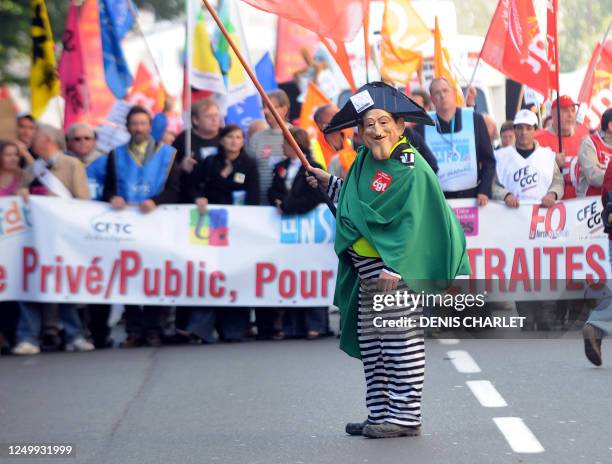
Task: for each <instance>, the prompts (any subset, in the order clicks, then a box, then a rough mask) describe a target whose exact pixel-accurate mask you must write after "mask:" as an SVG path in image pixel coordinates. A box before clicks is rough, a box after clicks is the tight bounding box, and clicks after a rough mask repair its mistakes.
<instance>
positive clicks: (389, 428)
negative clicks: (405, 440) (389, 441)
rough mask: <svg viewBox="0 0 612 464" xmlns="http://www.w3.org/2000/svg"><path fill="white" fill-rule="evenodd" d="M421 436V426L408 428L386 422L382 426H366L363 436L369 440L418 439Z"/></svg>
mask: <svg viewBox="0 0 612 464" xmlns="http://www.w3.org/2000/svg"><path fill="white" fill-rule="evenodd" d="M419 435H421V426H408V425H398V424H392V423H390V422H384V423H382V424H366V425H365V427H364V428H363V436H364V437H368V438H395V437H417V436H419Z"/></svg>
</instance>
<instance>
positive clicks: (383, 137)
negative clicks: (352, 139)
mask: <svg viewBox="0 0 612 464" xmlns="http://www.w3.org/2000/svg"><path fill="white" fill-rule="evenodd" d="M403 133H404V120H403V119H402V118H399V119H398V120H397V121H395V120H394V119H393V115H392V114H390V113H388V112H386V111H385V110H380V109H373V110H370V111H368V112H367V113H366V114H365V116H364V117H363V125H362V126H361V134H362V137H363V141H364V143H365V145H366V146H367V147H368V148H369V149H370V151H371V152H372V156H373V157H374V159H377V160H385V159H388V158H389V157H390V156H391V149H392V148H393V146H394V145H395V144H396V143H397V141H398V140H399V139H400V137H401V136H402V134H403Z"/></svg>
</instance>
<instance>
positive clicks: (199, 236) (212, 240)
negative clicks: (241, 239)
mask: <svg viewBox="0 0 612 464" xmlns="http://www.w3.org/2000/svg"><path fill="white" fill-rule="evenodd" d="M228 234H229V219H228V211H227V209H224V208H219V209H209V210H208V211H207V212H206V213H204V214H201V213H200V212H199V211H198V210H197V209H192V210H191V211H190V212H189V243H192V244H194V245H204V246H228V245H229V240H228Z"/></svg>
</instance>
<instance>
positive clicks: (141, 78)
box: [126, 63, 166, 114]
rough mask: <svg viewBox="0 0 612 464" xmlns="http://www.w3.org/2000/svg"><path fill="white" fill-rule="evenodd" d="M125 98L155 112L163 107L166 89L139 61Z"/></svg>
mask: <svg viewBox="0 0 612 464" xmlns="http://www.w3.org/2000/svg"><path fill="white" fill-rule="evenodd" d="M126 100H127V101H128V102H130V103H133V104H135V105H140V106H144V107H145V108H146V109H148V110H149V111H150V112H152V113H154V114H155V113H159V112H161V111H162V110H163V109H164V102H165V100H166V91H165V90H164V86H163V84H162V83H161V82H160V81H159V79H158V78H157V77H156V76H155V75H153V74H152V73H151V71H149V69H148V68H147V67H146V66H145V65H144V64H143V63H140V64H139V65H138V70H137V71H136V77H135V78H134V83H133V85H132V88H131V90H130V93H129V94H128V96H127V98H126Z"/></svg>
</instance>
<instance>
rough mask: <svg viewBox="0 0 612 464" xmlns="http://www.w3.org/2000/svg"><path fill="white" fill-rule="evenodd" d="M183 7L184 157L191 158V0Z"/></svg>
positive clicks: (192, 27) (192, 25) (192, 28)
mask: <svg viewBox="0 0 612 464" xmlns="http://www.w3.org/2000/svg"><path fill="white" fill-rule="evenodd" d="M185 3H186V5H185V8H186V9H187V24H186V29H187V31H186V34H185V40H186V44H185V54H186V56H185V67H184V68H183V69H184V70H185V73H186V74H187V75H186V76H184V77H183V80H184V81H185V91H186V92H187V97H186V98H185V104H186V105H185V106H187V108H183V113H186V114H185V116H184V117H185V129H186V130H185V156H186V157H190V156H191V131H192V127H191V104H192V102H191V74H192V66H193V63H192V60H193V46H192V43H191V41H192V40H193V30H194V24H193V14H194V11H193V7H192V3H191V0H187V1H186V2H185Z"/></svg>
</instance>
